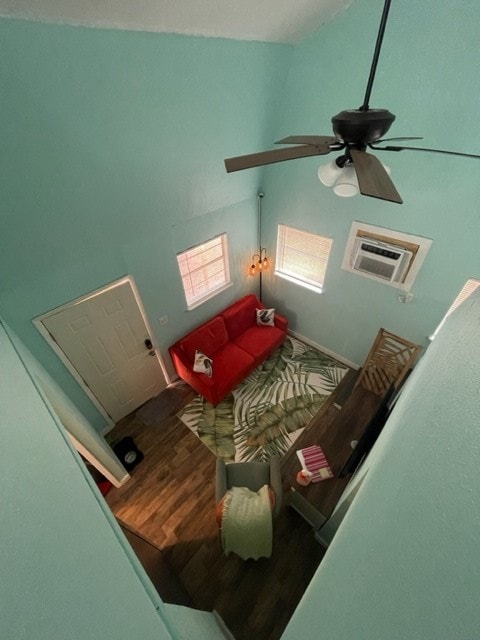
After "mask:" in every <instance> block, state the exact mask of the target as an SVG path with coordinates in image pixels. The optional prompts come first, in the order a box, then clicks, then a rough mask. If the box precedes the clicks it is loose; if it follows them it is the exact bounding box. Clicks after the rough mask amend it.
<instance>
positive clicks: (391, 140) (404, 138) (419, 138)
mask: <svg viewBox="0 0 480 640" xmlns="http://www.w3.org/2000/svg"><path fill="white" fill-rule="evenodd" d="M394 140H423V137H422V136H406V137H402V138H382V140H375V144H379V143H380V142H393V141H394ZM368 146H370V145H368Z"/></svg>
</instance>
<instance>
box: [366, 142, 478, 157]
mask: <svg viewBox="0 0 480 640" xmlns="http://www.w3.org/2000/svg"><path fill="white" fill-rule="evenodd" d="M370 147H371V148H372V149H376V150H378V151H404V150H408V151H428V152H430V153H445V154H447V155H449V156H463V157H464V158H480V155H477V154H475V153H462V152H460V151H445V149H425V148H423V147H397V146H390V145H388V146H386V147H377V146H372V145H370Z"/></svg>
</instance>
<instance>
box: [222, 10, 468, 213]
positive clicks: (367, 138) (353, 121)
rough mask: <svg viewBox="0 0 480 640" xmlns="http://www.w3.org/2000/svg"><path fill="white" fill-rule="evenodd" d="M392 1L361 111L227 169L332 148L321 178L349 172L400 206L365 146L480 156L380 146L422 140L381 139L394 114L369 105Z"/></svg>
mask: <svg viewBox="0 0 480 640" xmlns="http://www.w3.org/2000/svg"><path fill="white" fill-rule="evenodd" d="M390 4H391V0H385V4H384V7H383V13H382V18H381V21H380V27H379V30H378V35H377V42H376V44H375V50H374V53H373V60H372V64H371V67H370V74H369V77H368V82H367V88H366V91H365V97H364V99H363V104H362V106H361V107H359V108H358V109H348V110H346V111H341V112H340V113H337V115H335V116H333V118H332V125H333V133H334V136H318V135H311V136H310V135H300V136H288V137H287V138H283V139H282V140H278V142H276V143H275V144H285V145H294V146H287V147H283V148H279V149H273V150H271V151H261V152H259V153H252V154H249V155H246V156H237V157H234V158H227V159H226V160H225V168H226V170H227V172H228V173H230V172H232V171H240V170H242V169H249V168H252V167H259V166H262V165H267V164H273V163H275V162H283V161H285V160H294V159H296V158H305V157H308V156H321V155H326V154H328V153H331V152H336V151H342V152H343V153H342V155H340V156H338V157H337V158H336V159H335V160H333V161H332V162H331V163H330V170H329V172H328V171H327V174H328V173H330V175H326V176H324V177H323V178H322V176H321V170H322V167H321V168H320V170H319V177H320V180H322V182H324V184H327V185H330V186H331V185H333V184H334V183H335V180H336V179H337V178H338V176H339V175H340V174H341V173H342V171H343V170H346V171H350V172H351V173H352V174H353V178H354V180H355V183H356V181H358V189H359V190H360V193H361V194H362V195H364V196H371V197H373V198H379V199H381V200H388V201H389V202H398V203H399V204H402V202H403V201H402V199H401V197H400V195H399V193H398V191H397V190H396V188H395V185H394V184H393V182H392V180H391V179H390V176H389V173H388V171H387V168H385V167H384V165H383V164H382V163H381V162H380V160H378V158H376V157H375V156H374V155H372V154H371V153H367V147H369V148H370V149H374V150H375V151H404V150H409V151H429V152H432V153H445V154H449V155H454V156H464V157H467V158H480V155H474V154H471V153H460V152H457V151H445V150H442V149H426V148H422V147H406V146H396V145H395V146H392V145H387V146H377V145H378V144H383V143H385V142H391V141H401V140H421V139H422V138H419V137H403V138H383V139H382V136H384V135H385V134H386V133H387V131H388V130H389V129H390V126H391V125H392V123H393V121H394V120H395V116H394V115H393V113H391V112H390V111H388V110H387V109H371V108H370V106H369V101H370V94H371V92H372V87H373V81H374V78H375V72H376V69H377V64H378V59H379V56H380V49H381V47H382V41H383V36H384V33H385V27H386V24H387V18H388V12H389V10H390ZM327 167H328V165H327ZM356 192H357V189H356V187H355V193H356ZM337 193H339V195H353V193H343V194H341V193H340V192H338V191H337Z"/></svg>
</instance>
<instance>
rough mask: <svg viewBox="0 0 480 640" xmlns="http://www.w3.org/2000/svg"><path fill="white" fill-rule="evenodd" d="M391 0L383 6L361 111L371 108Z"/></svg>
mask: <svg viewBox="0 0 480 640" xmlns="http://www.w3.org/2000/svg"><path fill="white" fill-rule="evenodd" d="M391 1H392V0H385V4H384V6H383V13H382V19H381V20H380V28H379V30H378V35H377V42H376V44H375V51H374V52H373V59H372V65H371V67H370V75H369V76H368V82H367V90H366V91H365V97H364V99H363V105H362V106H361V107H360V111H368V109H369V105H368V103H369V102H370V94H371V93H372V87H373V81H374V79H375V72H376V70H377V64H378V58H379V57H380V49H381V48H382V42H383V36H384V34H385V27H386V25H387V18H388V12H389V10H390V4H391Z"/></svg>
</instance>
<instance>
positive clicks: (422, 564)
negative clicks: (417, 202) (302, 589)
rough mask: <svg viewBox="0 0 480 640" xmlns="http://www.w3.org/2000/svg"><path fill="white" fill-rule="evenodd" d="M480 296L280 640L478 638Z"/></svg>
mask: <svg viewBox="0 0 480 640" xmlns="http://www.w3.org/2000/svg"><path fill="white" fill-rule="evenodd" d="M479 324H480V292H477V293H476V294H474V295H472V297H471V298H470V299H469V300H467V301H466V302H465V303H464V304H463V305H462V306H461V307H460V308H459V309H457V311H456V312H455V313H453V314H452V315H451V316H449V318H448V319H447V321H446V322H445V324H444V326H443V327H442V329H441V330H440V332H439V334H438V336H437V337H436V338H435V340H434V342H433V343H432V345H431V346H430V347H429V348H428V351H427V353H426V354H425V355H424V357H423V358H422V359H421V361H420V363H419V364H418V366H417V367H416V368H415V370H414V371H413V373H412V375H411V376H410V377H409V379H408V381H407V383H406V386H405V388H404V390H403V391H402V394H401V396H400V398H399V400H398V402H397V403H396V405H395V407H394V409H393V412H392V414H391V416H390V419H389V420H388V422H387V424H386V426H385V428H384V430H383V431H382V434H381V435H380V438H379V439H378V441H377V444H376V445H375V447H374V448H373V450H372V451H371V453H370V456H369V459H368V462H369V464H368V470H367V473H366V477H365V479H364V480H363V483H362V485H361V487H360V488H359V490H358V493H357V495H356V497H355V499H354V500H353V503H352V505H351V506H350V509H349V510H348V513H347V514H346V516H345V518H344V520H343V522H342V524H341V525H340V528H339V529H338V531H337V533H336V535H335V537H334V539H333V542H332V544H331V545H330V547H329V548H328V551H327V553H326V555H325V557H324V559H323V560H322V563H321V565H320V567H319V570H318V571H317V573H316V574H315V576H314V578H313V580H312V582H311V583H310V585H309V587H308V589H307V591H306V593H305V596H304V598H303V600H302V601H301V602H300V604H299V606H298V608H297V610H296V611H295V614H294V616H293V618H292V620H291V621H290V623H289V625H288V627H287V629H286V631H285V633H284V634H283V636H282V640H296V639H297V638H303V639H304V640H317V639H318V638H319V637H322V638H342V640H357V638H358V639H360V638H361V639H363V638H368V639H369V640H385V639H386V638H388V639H389V640H405V639H406V638H409V639H410V638H411V639H415V640H417V639H419V640H420V639H421V640H452V639H455V640H457V639H458V640H460V639H461V640H473V639H474V638H478V629H479V628H480V608H479V606H478V589H479V584H480V556H479V535H478V532H479V529H480V493H479V491H478V485H479V483H478V443H479V436H480V427H479V421H478V416H479V413H480V396H479V394H478V379H479V362H480V334H479V331H478V327H479Z"/></svg>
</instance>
